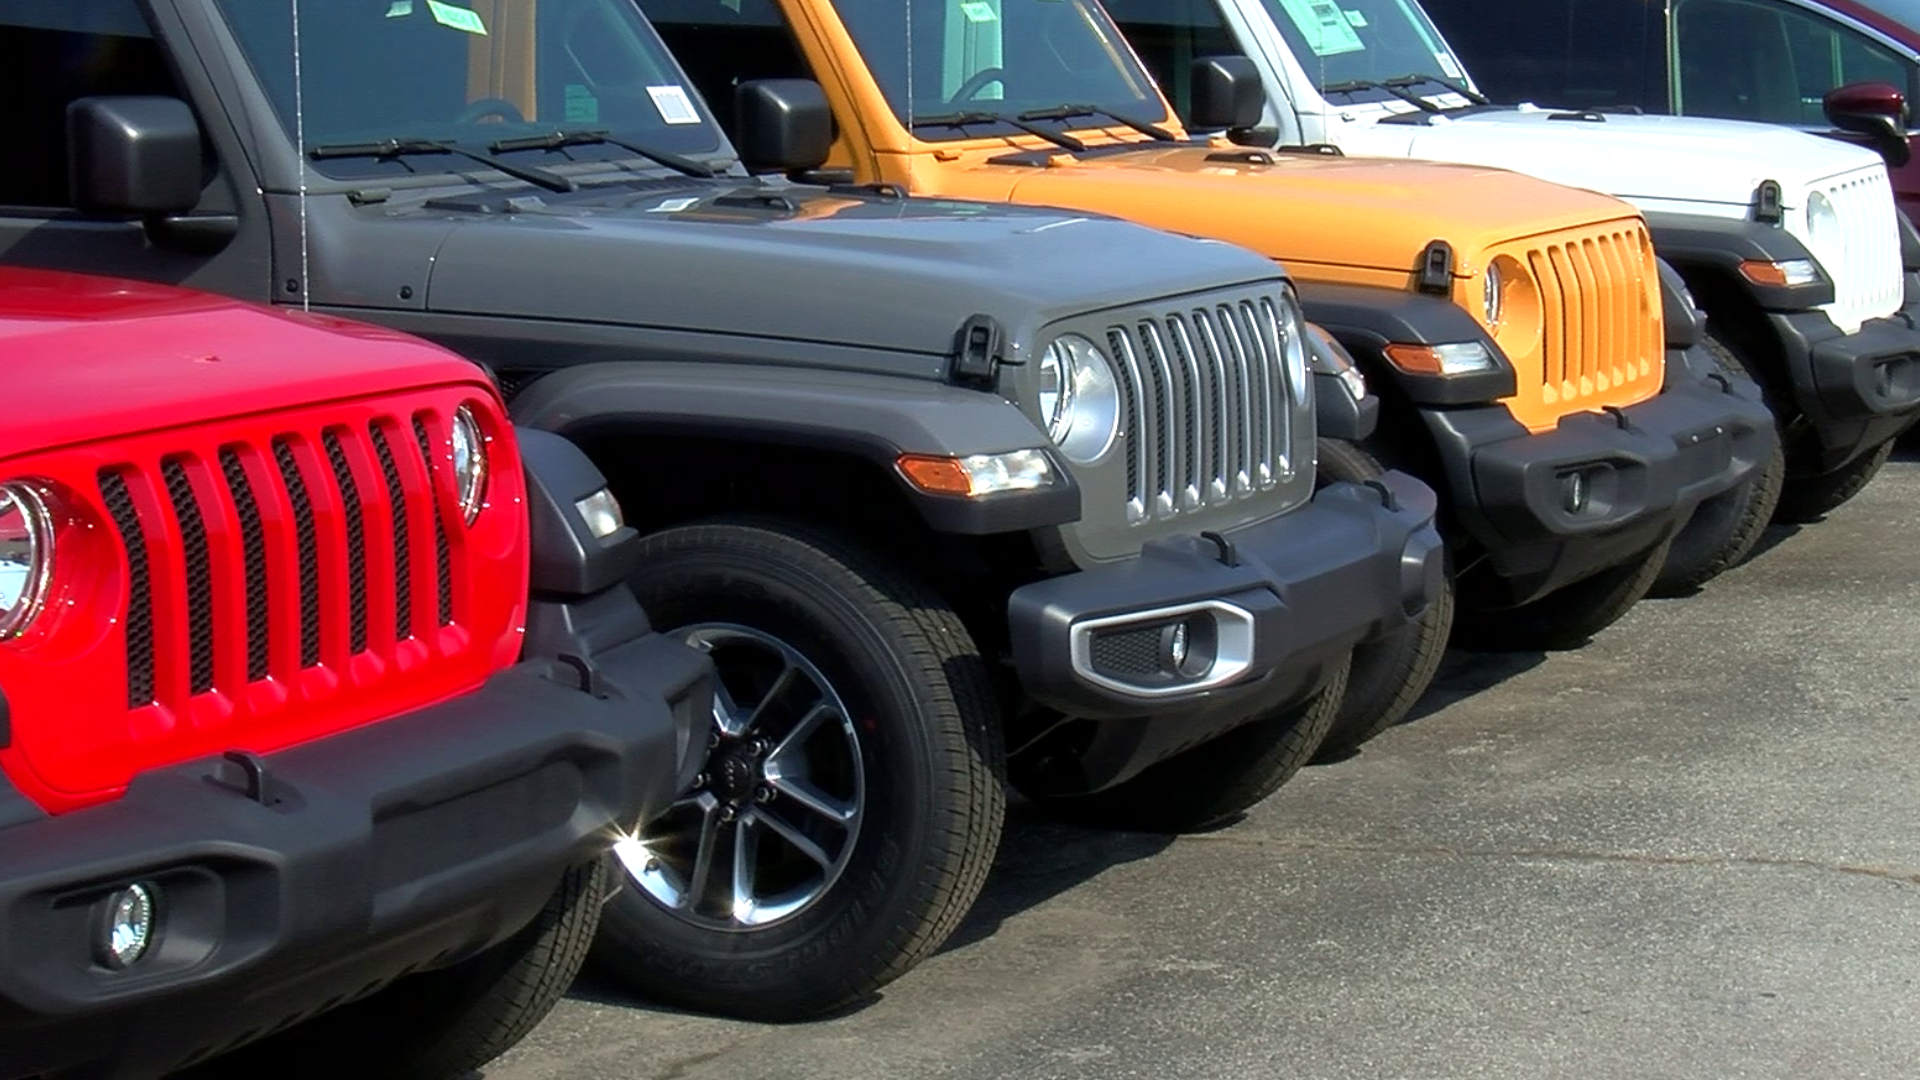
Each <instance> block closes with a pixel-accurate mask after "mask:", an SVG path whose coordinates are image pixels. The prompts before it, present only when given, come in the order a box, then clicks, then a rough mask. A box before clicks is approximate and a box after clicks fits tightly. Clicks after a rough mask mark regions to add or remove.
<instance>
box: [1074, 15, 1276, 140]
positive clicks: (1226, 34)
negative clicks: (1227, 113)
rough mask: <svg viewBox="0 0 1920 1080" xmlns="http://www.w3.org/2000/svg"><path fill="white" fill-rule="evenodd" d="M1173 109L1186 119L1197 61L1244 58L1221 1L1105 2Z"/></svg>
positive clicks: (1191, 100) (1191, 97)
mask: <svg viewBox="0 0 1920 1080" xmlns="http://www.w3.org/2000/svg"><path fill="white" fill-rule="evenodd" d="M1104 6H1105V7H1106V9H1107V14H1108V15H1111V16H1112V17H1113V21H1114V22H1116V23H1119V24H1120V29H1121V31H1122V32H1123V33H1125V34H1126V35H1127V41H1128V43H1130V44H1131V45H1132V46H1133V51H1134V52H1136V53H1138V54H1139V55H1140V60H1141V62H1142V63H1144V64H1146V65H1147V71H1148V72H1149V73H1151V74H1152V75H1153V77H1154V79H1155V80H1156V81H1158V82H1159V84H1160V88H1161V89H1162V90H1163V91H1165V93H1166V95H1167V97H1169V98H1171V99H1172V100H1173V108H1174V111H1175V112H1176V113H1178V114H1179V115H1180V118H1181V119H1183V120H1184V119H1186V118H1187V117H1188V116H1189V115H1190V108H1189V107H1190V106H1191V104H1192V102H1193V86H1192V80H1191V79H1190V78H1189V77H1188V74H1189V72H1190V71H1191V70H1192V67H1193V62H1194V61H1195V60H1198V59H1201V58H1203V57H1208V56H1245V55H1246V52H1245V50H1243V49H1241V48H1240V43H1239V41H1238V40H1237V39H1236V38H1235V37H1234V36H1233V32H1232V31H1231V30H1229V29H1228V27H1227V23H1226V19H1225V18H1224V17H1223V16H1222V14H1221V11H1220V5H1219V0H1105V2H1104Z"/></svg>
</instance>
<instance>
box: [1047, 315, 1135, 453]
mask: <svg viewBox="0 0 1920 1080" xmlns="http://www.w3.org/2000/svg"><path fill="white" fill-rule="evenodd" d="M1035 366H1036V368H1037V371H1036V374H1037V376H1038V379H1039V385H1037V386H1036V388H1035V394H1034V405H1035V407H1036V408H1037V409H1038V410H1039V412H1040V423H1041V427H1042V429H1043V430H1045V431H1046V434H1047V438H1048V439H1049V440H1050V441H1051V442H1052V443H1053V445H1054V447H1055V448H1056V449H1058V450H1059V451H1060V453H1061V455H1062V456H1063V457H1065V458H1066V459H1067V460H1068V461H1071V462H1073V463H1074V464H1076V465H1093V464H1096V463H1098V462H1099V461H1100V460H1101V459H1103V458H1105V457H1106V456H1107V454H1108V453H1110V452H1111V451H1112V450H1113V447H1114V445H1115V444H1116V443H1117V442H1119V439H1120V422H1121V407H1120V373H1119V370H1118V369H1117V368H1116V367H1115V366H1114V363H1113V358H1112V357H1109V356H1108V355H1107V354H1106V351H1105V350H1104V349H1102V348H1100V346H1099V345H1097V344H1096V343H1095V342H1094V341H1093V339H1091V338H1089V337H1087V336H1086V335H1084V334H1079V333H1075V332H1073V331H1068V332H1065V333H1062V334H1058V335H1056V336H1055V337H1053V339H1052V340H1050V341H1048V342H1047V344H1046V346H1045V347H1044V348H1042V349H1041V350H1040V357H1039V361H1038V363H1037V364H1036V365H1035ZM1050 370H1051V371H1052V372H1053V375H1052V378H1054V379H1055V380H1056V381H1055V383H1054V385H1053V388H1052V389H1051V390H1049V389H1048V388H1047V385H1046V384H1047V380H1048V379H1049V374H1048V373H1049V371H1050ZM1049 397H1051V401H1052V406H1051V408H1049V407H1048V399H1049Z"/></svg>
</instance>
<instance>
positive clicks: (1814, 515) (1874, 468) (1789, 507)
mask: <svg viewBox="0 0 1920 1080" xmlns="http://www.w3.org/2000/svg"><path fill="white" fill-rule="evenodd" d="M1897 441H1898V440H1897V439H1888V440H1887V441H1886V442H1883V443H1881V444H1880V445H1879V446H1876V447H1874V448H1873V449H1872V450H1869V451H1867V452H1866V453H1864V454H1862V455H1860V456H1859V457H1857V458H1854V459H1853V460H1852V461H1850V462H1848V463H1847V464H1845V465H1842V466H1841V467H1840V468H1838V469H1835V470H1834V471H1833V472H1830V473H1824V474H1822V475H1820V476H1809V477H1806V478H1804V479H1793V480H1788V481H1787V485H1786V490H1785V491H1784V492H1782V493H1781V495H1780V509H1779V510H1778V511H1776V512H1775V514H1774V516H1775V517H1776V518H1778V519H1779V520H1780V521H1782V522H1785V523H1787V524H1790V525H1805V524H1808V523H1810V522H1814V521H1818V520H1820V519H1821V518H1822V517H1825V516H1826V515H1827V514H1830V513H1832V512H1833V511H1835V510H1838V509H1839V508H1840V507H1841V506H1842V505H1843V504H1844V503H1846V502H1847V500H1849V499H1851V498H1853V497H1854V496H1855V495H1858V494H1860V492H1861V490H1862V489H1864V488H1865V487H1866V486H1867V484H1868V482H1869V481H1871V480H1872V479H1873V478H1874V477H1875V476H1876V475H1878V474H1879V472H1880V467H1881V466H1882V465H1885V464H1886V463H1887V459H1888V458H1890V457H1892V456H1893V444H1894V443H1895V442H1897Z"/></svg>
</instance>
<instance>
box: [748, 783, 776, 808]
mask: <svg viewBox="0 0 1920 1080" xmlns="http://www.w3.org/2000/svg"><path fill="white" fill-rule="evenodd" d="M776 794H777V793H776V792H775V791H774V790H773V788H771V787H769V786H768V785H766V784H761V785H760V786H759V787H757V788H754V789H753V801H754V802H757V803H759V804H761V805H762V806H764V805H766V804H767V803H770V802H772V801H773V799H774V796H775V795H776Z"/></svg>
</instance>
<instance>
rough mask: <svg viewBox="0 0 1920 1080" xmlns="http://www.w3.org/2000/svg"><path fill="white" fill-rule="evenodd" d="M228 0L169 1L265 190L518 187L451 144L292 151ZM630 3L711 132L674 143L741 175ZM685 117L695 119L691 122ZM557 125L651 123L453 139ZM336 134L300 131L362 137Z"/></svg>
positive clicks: (642, 162)
mask: <svg viewBox="0 0 1920 1080" xmlns="http://www.w3.org/2000/svg"><path fill="white" fill-rule="evenodd" d="M228 2H231V0H215V2H213V3H194V4H184V3H183V4H177V5H173V6H172V8H171V10H172V11H174V12H177V13H178V15H179V16H180V18H181V19H182V20H183V21H184V22H186V23H187V24H188V25H189V26H190V27H192V28H193V30H192V32H191V34H190V36H189V39H190V40H206V41H213V42H217V43H218V46H219V47H218V49H217V50H216V52H217V59H216V60H215V61H214V62H212V63H209V65H208V70H209V74H210V75H211V76H212V77H213V78H214V79H215V80H216V81H218V82H219V83H221V84H223V86H222V88H221V89H220V90H219V92H218V94H217V96H218V97H219V99H220V100H222V101H228V102H232V103H233V105H231V106H229V107H228V109H227V111H228V112H230V113H231V114H233V115H234V117H235V120H236V123H238V124H240V125H242V127H243V128H244V130H246V131H247V134H246V135H245V136H244V137H242V139H241V141H240V145H241V148H242V149H243V151H244V154H245V156H246V158H248V159H249V160H250V161H251V162H252V164H253V167H254V169H255V170H256V171H257V173H258V180H259V182H260V185H261V187H262V189H263V190H265V191H268V192H274V193H283V194H291V193H296V192H300V191H302V190H304V191H306V192H307V193H309V194H337V193H354V192H360V191H369V190H376V189H394V190H408V189H422V188H432V187H446V186H448V185H459V186H462V187H472V186H483V187H490V186H503V185H504V186H512V187H519V186H521V185H523V184H525V183H526V182H525V181H523V180H518V179H514V178H513V177H511V176H510V175H507V174H505V173H502V172H500V171H498V170H496V169H493V168H491V167H490V166H487V165H484V164H481V163H479V162H475V161H471V160H466V159H463V158H461V157H460V156H459V155H457V154H437V155H407V156H403V157H401V158H398V159H388V160H387V161H385V162H378V163H376V162H374V161H372V160H371V159H366V158H356V157H341V158H332V159H326V160H314V159H312V158H311V157H308V158H306V159H304V160H303V159H302V157H301V155H300V152H299V151H300V145H299V133H298V132H296V129H295V125H294V117H293V116H292V111H291V109H288V110H287V111H286V112H284V113H283V111H282V109H281V107H280V103H279V102H277V101H276V100H275V98H274V96H273V95H272V94H271V93H270V92H269V85H270V84H269V82H268V80H266V79H265V78H263V77H262V76H261V74H260V72H259V70H258V68H257V66H256V57H255V55H254V54H253V53H251V52H250V51H249V49H248V48H247V45H246V43H245V42H244V40H243V39H242V38H241V37H240V35H239V33H238V31H237V29H236V27H234V26H233V25H232V24H231V23H230V22H229V20H228V18H227V16H226V14H225V11H224V8H225V5H226V4H227V3H228ZM325 2H327V0H300V4H301V11H302V13H303V14H304V13H305V12H306V10H307V9H308V8H309V7H310V6H312V5H316V4H321V3H325ZM614 6H615V7H616V8H617V9H618V10H620V11H622V12H625V11H626V10H627V9H628V5H627V4H625V3H617V4H615V5H614ZM161 8H162V5H158V4H156V14H158V13H159V9H161ZM631 11H632V17H633V19H634V20H635V23H634V28H635V31H636V33H638V34H640V36H641V37H642V38H643V39H644V42H645V44H647V45H650V46H651V47H652V48H654V49H657V50H658V51H659V56H660V58H661V61H662V65H663V66H662V75H663V76H664V75H669V74H670V75H671V76H672V77H673V78H675V79H677V80H679V85H680V86H681V88H682V89H683V90H684V92H685V93H686V96H687V99H688V102H689V103H690V104H691V105H692V106H693V109H694V110H695V111H696V112H697V113H698V115H699V124H698V130H701V131H703V132H705V134H706V135H707V136H708V140H707V148H706V149H686V148H680V149H676V150H674V151H673V152H675V153H678V154H680V155H681V156H684V157H689V158H691V159H693V160H694V161H697V162H700V163H701V164H704V165H707V166H709V167H711V168H713V170H714V172H715V175H716V178H733V179H738V178H739V177H741V176H744V175H745V172H744V169H743V168H742V167H741V166H740V164H739V155H738V153H737V152H736V150H735V148H734V146H733V144H732V143H731V142H730V141H729V140H728V138H727V135H726V133H725V131H724V130H722V129H721V127H720V125H719V124H718V122H717V121H716V120H715V118H714V115H713V113H712V111H711V110H710V109H709V107H708V106H707V103H706V102H705V101H704V100H703V99H702V98H701V97H700V95H699V92H698V90H697V89H696V88H695V86H694V84H693V82H692V81H691V80H690V79H688V78H687V75H686V72H685V71H684V70H683V69H682V68H681V66H680V63H679V60H678V58H676V57H675V56H674V55H673V53H672V52H671V51H670V50H668V49H667V48H666V45H665V43H664V42H662V41H661V40H660V38H659V35H658V33H657V32H655V30H654V29H653V26H652V24H651V23H648V22H647V21H646V17H645V15H644V14H642V13H641V12H640V10H639V7H638V5H637V4H634V5H632V6H631ZM202 35H207V36H205V37H203V36H202ZM204 58H205V57H204V56H203V59H204ZM289 81H290V80H289ZM303 96H304V90H303ZM474 126H476V127H477V126H478V125H474ZM688 126H689V127H693V125H688ZM395 127H396V129H397V130H396V132H394V133H393V134H399V135H401V136H402V137H405V136H406V135H408V134H410V131H408V130H407V129H405V126H404V125H403V124H396V125H395ZM556 128H558V129H559V130H563V131H601V132H607V133H608V134H610V135H611V136H612V137H614V138H617V139H621V138H623V139H627V140H630V141H634V142H638V143H641V144H649V143H650V142H651V140H650V138H649V135H650V133H649V132H647V131H644V130H640V129H636V128H633V127H631V126H624V127H623V126H618V125H613V124H608V123H604V122H588V121H571V122H568V121H563V122H560V123H548V122H546V121H537V122H531V123H528V124H526V125H509V124H501V125H486V126H485V128H484V135H478V136H474V137H472V138H458V139H457V140H456V141H455V145H457V146H459V147H460V148H462V149H463V150H472V151H477V152H479V153H481V154H487V153H490V150H489V146H490V144H491V143H493V142H494V141H496V140H499V139H512V138H516V137H520V136H524V135H530V134H552V133H553V131H554V130H555V129H556ZM338 134H339V135H340V136H341V137H335V136H334V135H316V133H315V132H314V131H313V130H312V129H311V128H308V130H307V131H306V132H305V140H304V147H305V149H307V150H312V149H314V148H316V147H319V146H321V145H324V144H327V143H344V142H349V141H360V140H355V139H353V138H351V136H347V135H346V133H338ZM210 137H211V133H210ZM505 156H506V157H507V158H508V159H509V160H511V161H512V162H513V163H514V164H518V165H525V166H531V167H535V168H541V169H546V170H549V171H552V172H555V173H558V174H560V175H562V176H565V177H568V178H571V179H575V180H579V181H582V182H586V181H597V182H609V181H612V182H617V181H621V180H634V181H648V180H658V179H660V178H662V177H671V178H674V179H677V180H683V181H686V182H687V183H688V184H698V183H710V182H712V181H707V180H702V179H700V178H696V177H691V176H686V175H684V174H682V173H680V172H678V171H675V170H673V169H671V168H668V167H666V166H664V165H660V164H658V163H657V162H654V161H652V160H650V159H648V158H646V157H645V156H643V155H640V154H636V153H633V152H632V151H629V150H626V149H623V148H620V147H617V146H614V145H612V144H605V145H601V146H584V147H567V148H565V149H564V150H562V151H555V152H534V151H525V152H511V151H510V152H509V153H508V154H506V155H505Z"/></svg>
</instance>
